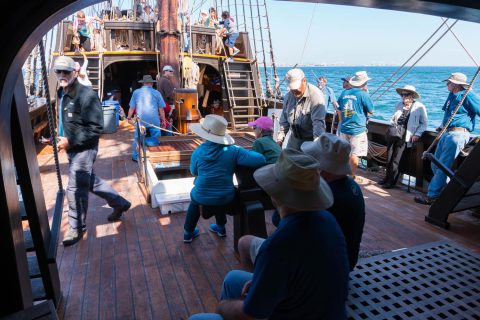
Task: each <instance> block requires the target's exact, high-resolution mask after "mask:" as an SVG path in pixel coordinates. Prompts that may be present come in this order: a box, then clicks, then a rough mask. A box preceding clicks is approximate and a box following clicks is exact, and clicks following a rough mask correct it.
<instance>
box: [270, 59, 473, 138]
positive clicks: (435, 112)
mask: <svg viewBox="0 0 480 320" xmlns="http://www.w3.org/2000/svg"><path fill="white" fill-rule="evenodd" d="M301 69H302V70H303V72H305V75H306V76H307V79H308V82H310V83H311V84H314V85H316V84H317V81H316V77H319V76H324V77H326V78H327V80H328V84H327V85H328V86H329V87H331V88H332V89H333V90H334V91H335V94H336V96H337V98H338V96H339V95H340V93H341V92H342V90H343V89H342V80H341V78H343V77H345V76H348V75H353V74H355V72H356V71H359V70H365V71H367V72H368V75H369V77H370V78H372V80H370V81H369V83H368V88H369V91H370V93H373V92H374V91H375V90H376V89H377V88H378V87H379V86H380V85H381V84H382V83H383V81H385V80H387V79H388V78H389V77H391V76H392V74H393V73H394V72H395V71H396V70H397V69H398V67H361V66H359V67H301ZM288 70H290V67H279V68H277V72H278V76H279V78H280V81H282V79H283V78H284V77H285V74H286V73H287V71H288ZM406 70H407V68H403V69H402V70H401V71H399V72H398V73H397V74H396V76H395V77H393V80H391V81H390V82H389V83H387V84H386V85H385V86H384V87H382V88H381V89H380V90H379V91H378V92H377V93H376V94H375V95H374V96H373V97H372V99H373V100H374V105H375V113H374V114H373V116H372V118H374V119H381V120H389V119H390V117H391V116H392V114H393V112H394V109H395V105H396V103H397V102H399V101H401V99H400V96H399V95H398V94H397V92H396V91H395V88H399V87H403V86H404V85H406V84H410V85H413V86H415V88H416V89H417V92H418V93H419V94H420V96H421V99H420V101H421V102H422V103H423V104H424V105H425V107H426V108H427V113H428V119H429V123H428V128H429V129H432V130H434V129H435V128H437V127H438V126H439V125H440V124H441V122H442V119H443V111H442V107H443V104H444V102H445V100H446V98H447V96H448V91H447V86H446V84H445V82H443V81H442V80H445V79H447V78H448V76H449V75H450V74H451V73H453V72H462V73H464V74H466V75H467V77H468V79H469V80H470V79H471V78H472V77H473V76H474V74H475V72H476V70H477V68H476V67H414V68H413V69H412V70H410V71H409V72H408V73H407V75H406V76H405V77H403V78H402V79H401V80H400V81H399V82H397V83H396V84H395V85H394V86H393V87H392V88H391V89H389V90H388V91H387V92H386V93H385V94H383V95H382V96H381V97H380V98H378V97H379V96H380V94H381V93H382V92H383V91H384V90H385V89H386V88H387V87H388V86H389V85H390V84H391V83H392V81H395V80H396V79H397V78H398V77H399V76H400V75H401V74H402V73H403V72H404V71H406ZM262 73H263V70H262ZM271 79H273V77H271ZM272 84H273V82H272ZM478 88H480V87H479V85H478V82H476V83H475V85H474V87H473V90H474V92H476V93H477V94H479V92H478ZM286 92H287V89H286V86H285V84H283V85H282V93H283V94H285V93H286ZM377 98H378V100H376V99H377ZM375 100H376V101H375ZM329 111H332V107H331V106H330V107H329ZM479 126H480V124H479V120H478V118H477V119H476V126H475V131H474V134H476V135H480V128H479Z"/></svg>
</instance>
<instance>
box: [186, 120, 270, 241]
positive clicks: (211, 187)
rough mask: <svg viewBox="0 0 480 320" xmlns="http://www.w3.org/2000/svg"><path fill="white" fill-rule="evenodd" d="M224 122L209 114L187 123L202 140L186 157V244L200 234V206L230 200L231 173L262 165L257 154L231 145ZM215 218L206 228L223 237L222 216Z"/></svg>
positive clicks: (262, 161) (219, 203)
mask: <svg viewBox="0 0 480 320" xmlns="http://www.w3.org/2000/svg"><path fill="white" fill-rule="evenodd" d="M227 124H228V123H227V120H225V118H223V117H221V116H218V115H211V114H210V115H207V116H206V117H205V119H204V121H203V122H202V123H193V124H191V125H190V129H191V130H192V131H193V132H194V133H196V134H197V135H199V136H200V137H201V138H203V139H205V140H206V142H204V143H202V144H201V145H200V146H199V147H198V148H197V149H195V151H194V152H193V154H192V157H191V159H190V172H191V173H192V175H193V176H195V177H196V178H195V186H194V187H193V189H192V192H191V193H190V198H191V201H190V205H189V207H188V210H187V216H186V218H185V225H184V235H183V241H184V242H186V243H189V242H192V240H193V239H194V238H195V237H197V236H198V234H199V233H200V230H199V229H198V228H197V227H196V225H197V222H198V219H199V218H200V210H199V209H200V208H199V206H200V205H207V206H222V205H226V204H229V203H231V202H232V201H233V199H234V197H235V187H234V186H233V173H234V171H235V168H236V167H237V166H239V165H240V166H248V167H253V168H258V167H261V166H264V165H265V158H264V157H263V156H262V155H261V154H258V153H257V152H253V151H250V150H246V149H243V148H241V147H238V146H235V145H233V144H234V143H235V141H234V139H233V138H232V137H231V136H230V135H229V134H227V133H226V130H227ZM215 218H216V224H215V223H214V224H211V225H210V231H212V232H214V233H216V234H217V235H218V236H219V237H225V236H226V235H227V234H226V230H225V224H226V223H227V217H226V215H225V214H224V213H223V214H216V215H215Z"/></svg>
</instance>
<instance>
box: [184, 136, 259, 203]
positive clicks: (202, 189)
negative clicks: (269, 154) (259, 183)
mask: <svg viewBox="0 0 480 320" xmlns="http://www.w3.org/2000/svg"><path fill="white" fill-rule="evenodd" d="M265 164H266V162H265V158H264V157H263V156H262V155H261V154H259V153H257V152H254V151H249V150H246V149H244V148H241V147H238V146H235V145H231V146H225V145H222V144H218V143H213V142H210V141H207V142H204V143H202V144H201V145H200V146H199V147H198V148H197V149H196V150H195V151H194V152H193V154H192V158H191V159H190V172H191V173H192V175H194V176H196V177H197V178H196V179H195V186H194V187H193V189H192V192H191V194H190V196H191V197H192V199H193V200H195V201H196V202H198V203H200V204H203V205H210V206H211V205H224V204H227V203H229V202H231V201H232V200H233V198H234V196H235V188H234V186H233V173H234V172H235V168H236V167H237V165H240V166H247V167H253V168H258V167H261V166H264V165H265Z"/></svg>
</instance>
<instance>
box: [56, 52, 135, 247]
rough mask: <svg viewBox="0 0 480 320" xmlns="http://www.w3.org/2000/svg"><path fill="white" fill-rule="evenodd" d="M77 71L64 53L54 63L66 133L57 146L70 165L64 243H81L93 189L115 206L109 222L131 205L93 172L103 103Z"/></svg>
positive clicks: (66, 244) (101, 121)
mask: <svg viewBox="0 0 480 320" xmlns="http://www.w3.org/2000/svg"><path fill="white" fill-rule="evenodd" d="M74 70H75V62H74V61H73V59H72V58H69V57H65V56H60V57H58V58H57V59H56V60H55V63H54V64H53V71H54V72H55V74H56V76H57V81H58V85H59V87H60V89H59V90H58V99H59V100H58V101H59V103H58V106H59V110H61V111H62V112H61V119H59V122H61V123H62V125H63V133H64V136H60V137H59V140H58V143H57V147H58V149H59V150H65V151H66V152H67V156H68V164H69V174H68V186H67V198H68V206H69V211H68V223H69V225H70V227H69V229H68V231H67V233H66V234H65V236H64V238H63V245H64V246H70V245H73V244H75V243H77V242H78V241H79V240H80V239H81V238H82V234H83V233H84V232H85V230H86V225H85V221H86V216H87V209H88V192H89V191H91V192H93V193H94V194H96V195H97V196H99V197H101V198H103V199H105V200H106V201H107V203H108V205H109V206H110V207H112V208H113V212H112V213H111V214H110V215H109V216H108V218H107V219H108V221H115V220H118V219H120V217H121V216H122V214H123V212H125V211H127V210H128V209H129V208H130V205H131V203H130V202H129V201H128V200H126V199H125V198H123V197H122V196H121V195H119V194H118V193H117V192H116V191H115V190H113V188H112V187H111V186H109V185H108V184H107V183H106V182H105V181H104V180H102V179H101V178H99V177H97V176H96V175H95V173H94V172H93V163H94V162H95V159H96V157H97V152H98V140H99V137H100V134H101V133H102V130H103V110H102V104H101V102H100V100H99V99H98V95H97V94H96V93H95V92H94V91H93V90H92V88H90V87H86V86H83V85H81V84H80V83H79V82H78V80H77V76H76V73H75V72H74Z"/></svg>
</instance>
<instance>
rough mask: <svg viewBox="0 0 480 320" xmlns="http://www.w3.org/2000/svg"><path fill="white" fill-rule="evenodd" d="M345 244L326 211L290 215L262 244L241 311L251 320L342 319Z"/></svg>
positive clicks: (345, 292)
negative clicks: (250, 317)
mask: <svg viewBox="0 0 480 320" xmlns="http://www.w3.org/2000/svg"><path fill="white" fill-rule="evenodd" d="M347 293H348V261H347V250H346V245H345V239H344V237H343V234H342V231H341V230H340V227H339V226H338V224H337V222H336V221H335V218H334V217H333V216H332V215H331V214H330V213H329V212H328V211H308V212H301V213H296V214H292V215H290V216H287V217H284V218H283V219H282V220H281V221H280V225H279V227H278V229H277V230H276V231H275V232H274V233H273V234H272V235H271V236H270V237H269V238H268V239H267V240H265V242H264V243H263V245H262V246H261V248H260V250H259V253H258V255H257V258H256V260H255V267H254V271H253V279H252V284H251V286H250V289H249V292H248V295H247V297H246V298H245V300H244V307H243V311H244V312H245V313H246V314H247V315H249V316H252V317H254V318H268V319H270V320H273V319H305V320H308V319H332V320H333V319H335V320H338V319H345V318H346V311H345V301H346V298H347Z"/></svg>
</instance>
